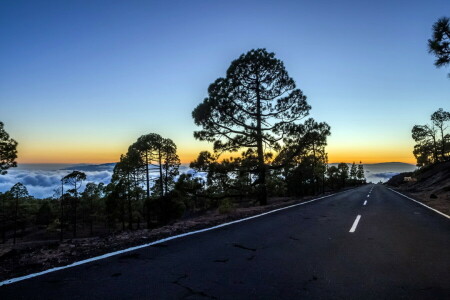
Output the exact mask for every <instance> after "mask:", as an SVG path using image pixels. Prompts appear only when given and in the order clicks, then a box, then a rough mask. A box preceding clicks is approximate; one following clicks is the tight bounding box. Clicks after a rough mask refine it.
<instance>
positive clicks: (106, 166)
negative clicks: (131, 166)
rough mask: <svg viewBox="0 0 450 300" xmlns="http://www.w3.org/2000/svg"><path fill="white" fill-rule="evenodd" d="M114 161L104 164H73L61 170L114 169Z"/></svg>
mask: <svg viewBox="0 0 450 300" xmlns="http://www.w3.org/2000/svg"><path fill="white" fill-rule="evenodd" d="M115 165H116V163H106V164H99V165H85V164H80V165H73V166H70V167H67V168H64V169H61V170H69V171H70V170H74V171H75V170H76V171H84V172H95V171H98V172H101V171H112V170H113V169H114V166H115Z"/></svg>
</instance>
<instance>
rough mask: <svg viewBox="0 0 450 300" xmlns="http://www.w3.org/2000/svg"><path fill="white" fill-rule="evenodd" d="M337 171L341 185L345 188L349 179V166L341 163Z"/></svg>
mask: <svg viewBox="0 0 450 300" xmlns="http://www.w3.org/2000/svg"><path fill="white" fill-rule="evenodd" d="M337 169H338V174H339V178H340V179H341V184H342V186H343V187H345V181H346V180H347V179H348V165H347V164H346V163H339V164H338V166H337Z"/></svg>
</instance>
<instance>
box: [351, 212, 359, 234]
mask: <svg viewBox="0 0 450 300" xmlns="http://www.w3.org/2000/svg"><path fill="white" fill-rule="evenodd" d="M359 219H361V215H358V216H357V217H356V219H355V222H353V225H352V228H350V231H349V232H355V230H356V226H358V222H359Z"/></svg>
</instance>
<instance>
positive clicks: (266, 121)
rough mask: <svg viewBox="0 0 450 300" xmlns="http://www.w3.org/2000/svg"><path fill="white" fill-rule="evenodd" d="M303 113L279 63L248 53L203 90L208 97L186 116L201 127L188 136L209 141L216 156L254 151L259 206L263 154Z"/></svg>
mask: <svg viewBox="0 0 450 300" xmlns="http://www.w3.org/2000/svg"><path fill="white" fill-rule="evenodd" d="M309 109H310V106H309V105H308V104H307V102H306V96H304V95H303V93H302V91H301V90H300V89H297V88H296V85H295V82H294V80H293V79H292V78H291V77H289V75H288V73H287V71H286V69H285V67H284V64H283V62H282V61H281V60H279V59H276V58H275V54H274V53H269V52H267V51H266V50H265V49H256V50H251V51H249V52H247V53H245V54H242V55H241V56H240V57H239V58H238V59H236V60H234V61H233V62H232V63H231V65H230V67H229V68H228V70H227V74H226V77H225V78H219V79H217V80H216V81H215V82H214V83H212V84H211V85H210V86H209V88H208V97H207V98H205V99H204V101H203V102H202V103H201V104H199V105H198V106H197V107H196V108H195V109H194V111H193V112H192V116H193V118H194V121H195V124H196V125H198V126H201V127H203V130H200V131H196V132H194V137H195V138H196V139H198V140H201V141H209V142H213V143H214V151H216V152H219V153H220V152H223V151H238V150H239V149H241V148H251V149H255V151H256V153H257V159H258V165H257V169H256V170H255V171H256V172H257V174H258V179H257V180H256V182H255V184H257V186H258V199H259V202H260V204H266V203H267V189H266V174H267V170H268V166H267V164H266V161H265V152H267V151H270V150H271V149H274V150H278V149H280V147H281V146H280V141H282V139H283V137H284V136H285V135H286V134H288V133H289V132H290V131H291V130H293V128H294V127H295V126H296V122H297V121H299V120H300V119H302V118H304V117H305V116H306V115H308V112H309Z"/></svg>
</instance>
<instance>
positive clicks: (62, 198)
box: [59, 181, 64, 242]
mask: <svg viewBox="0 0 450 300" xmlns="http://www.w3.org/2000/svg"><path fill="white" fill-rule="evenodd" d="M63 200H64V184H63V182H62V181H61V209H60V212H61V216H60V219H59V223H60V224H59V226H60V230H61V231H60V233H59V240H60V241H61V242H62V240H63V218H64V206H63V205H64V202H63Z"/></svg>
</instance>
